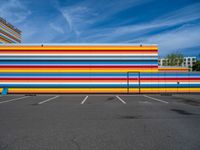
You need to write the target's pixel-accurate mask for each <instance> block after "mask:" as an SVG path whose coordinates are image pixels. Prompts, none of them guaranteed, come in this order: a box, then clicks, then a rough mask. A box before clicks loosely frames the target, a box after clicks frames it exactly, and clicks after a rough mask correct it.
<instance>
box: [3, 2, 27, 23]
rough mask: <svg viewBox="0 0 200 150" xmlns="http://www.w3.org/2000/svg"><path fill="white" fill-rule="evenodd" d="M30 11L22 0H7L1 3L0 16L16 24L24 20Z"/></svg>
mask: <svg viewBox="0 0 200 150" xmlns="http://www.w3.org/2000/svg"><path fill="white" fill-rule="evenodd" d="M30 13H31V12H30V10H28V9H27V8H26V7H25V5H23V4H22V3H21V2H20V0H5V1H2V2H1V5H0V16H2V17H3V18H5V19H8V21H9V22H12V23H14V24H18V23H21V22H22V21H24V20H25V19H26V18H27V17H28V15H30Z"/></svg>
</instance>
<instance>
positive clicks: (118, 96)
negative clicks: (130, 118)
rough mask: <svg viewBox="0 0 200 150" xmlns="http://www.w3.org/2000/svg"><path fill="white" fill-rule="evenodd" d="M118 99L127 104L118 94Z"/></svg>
mask: <svg viewBox="0 0 200 150" xmlns="http://www.w3.org/2000/svg"><path fill="white" fill-rule="evenodd" d="M116 97H117V99H118V100H120V101H121V102H122V103H123V104H126V102H125V101H124V100H123V99H122V98H121V97H119V96H116Z"/></svg>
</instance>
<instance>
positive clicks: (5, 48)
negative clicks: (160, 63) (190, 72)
mask: <svg viewBox="0 0 200 150" xmlns="http://www.w3.org/2000/svg"><path fill="white" fill-rule="evenodd" d="M157 49H158V47H157V46H143V47H139V46H44V47H41V46H20V45H18V46H16V45H12V46H0V50H157Z"/></svg>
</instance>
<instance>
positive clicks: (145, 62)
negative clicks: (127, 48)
mask: <svg viewBox="0 0 200 150" xmlns="http://www.w3.org/2000/svg"><path fill="white" fill-rule="evenodd" d="M0 64H4V65H5V64H15V65H17V64H22V65H24V64H37V65H45V64H59V65H61V64H89V65H92V64H152V65H157V61H154V60H152V61H149V60H147V61H137V60H136V61H116V60H112V61H93V60H91V61H0Z"/></svg>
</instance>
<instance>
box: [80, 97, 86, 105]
mask: <svg viewBox="0 0 200 150" xmlns="http://www.w3.org/2000/svg"><path fill="white" fill-rule="evenodd" d="M87 98H88V96H86V97H85V98H84V99H83V101H82V102H81V104H84V103H85V101H86V100H87Z"/></svg>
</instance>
